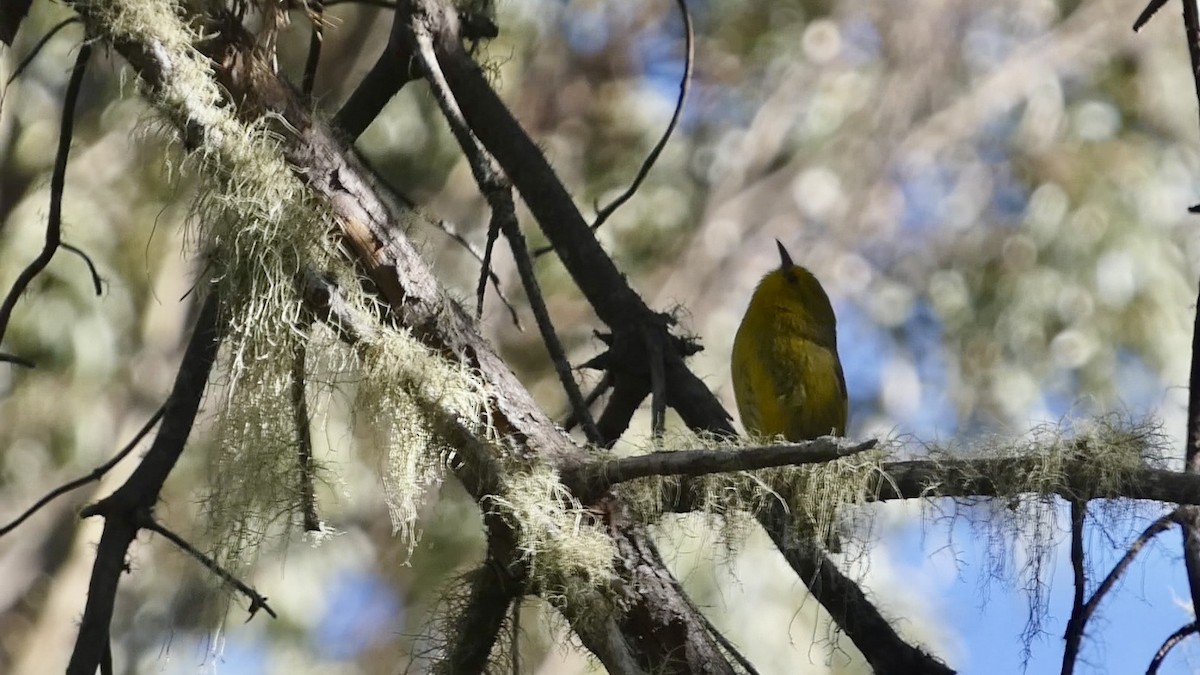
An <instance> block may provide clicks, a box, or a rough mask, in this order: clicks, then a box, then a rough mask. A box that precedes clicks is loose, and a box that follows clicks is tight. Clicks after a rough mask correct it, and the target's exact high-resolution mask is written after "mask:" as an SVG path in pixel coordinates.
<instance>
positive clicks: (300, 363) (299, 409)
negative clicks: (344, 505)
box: [292, 340, 321, 532]
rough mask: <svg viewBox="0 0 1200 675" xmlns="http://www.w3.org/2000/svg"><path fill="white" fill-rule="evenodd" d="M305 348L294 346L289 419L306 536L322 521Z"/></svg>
mask: <svg viewBox="0 0 1200 675" xmlns="http://www.w3.org/2000/svg"><path fill="white" fill-rule="evenodd" d="M307 358H308V347H307V345H306V343H305V341H304V340H301V341H300V343H299V344H298V345H297V346H296V353H295V355H294V356H293V357H292V419H293V423H294V424H295V426H296V440H297V452H298V453H299V460H300V461H299V463H300V490H301V495H300V501H301V509H300V510H301V512H302V513H303V518H304V530H305V531H306V532H319V531H320V530H321V518H320V516H318V515H317V497H316V487H315V485H314V482H313V449H312V429H311V427H310V425H311V423H312V422H311V417H310V416H309V414H308V395H307V394H306V384H307V374H306V363H305V362H306V361H307Z"/></svg>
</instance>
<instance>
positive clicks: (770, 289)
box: [732, 265, 848, 441]
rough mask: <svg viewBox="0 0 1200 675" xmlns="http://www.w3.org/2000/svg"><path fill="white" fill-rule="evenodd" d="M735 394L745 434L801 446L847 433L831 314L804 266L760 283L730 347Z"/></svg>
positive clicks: (790, 269) (843, 398)
mask: <svg viewBox="0 0 1200 675" xmlns="http://www.w3.org/2000/svg"><path fill="white" fill-rule="evenodd" d="M732 375H733V391H734V396H735V398H736V399H737V407H738V412H739V413H740V414H741V416H742V425H743V426H744V427H745V428H746V430H747V431H748V432H750V433H751V434H756V435H760V436H776V435H782V436H784V437H785V438H787V439H788V440H790V441H801V440H808V439H812V438H816V437H817V436H824V435H827V434H834V435H838V436H841V435H844V434H845V433H846V418H847V411H848V406H847V400H846V384H845V378H844V377H843V375H842V366H841V362H840V361H839V360H838V354H837V338H836V328H835V324H834V317H833V309H832V307H831V306H830V304H829V299H828V297H827V296H826V295H825V291H824V290H823V289H822V288H821V287H820V284H819V282H817V280H816V278H815V277H813V276H812V274H810V273H809V272H808V270H805V269H804V268H802V267H800V266H797V265H793V266H790V267H788V266H785V268H783V269H781V270H776V271H775V272H772V273H770V274H768V275H767V276H766V277H764V278H763V281H762V282H761V283H760V284H759V286H758V288H757V289H756V290H755V292H754V296H753V297H752V298H751V300H750V306H749V307H748V308H747V310H746V316H745V317H744V318H743V319H742V323H741V325H740V326H739V327H738V332H737V335H736V336H735V337H734V341H733V356H732Z"/></svg>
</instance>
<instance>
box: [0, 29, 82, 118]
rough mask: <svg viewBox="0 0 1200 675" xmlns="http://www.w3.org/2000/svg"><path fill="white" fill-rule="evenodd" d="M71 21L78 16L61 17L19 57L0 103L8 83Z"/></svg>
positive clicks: (2, 98)
mask: <svg viewBox="0 0 1200 675" xmlns="http://www.w3.org/2000/svg"><path fill="white" fill-rule="evenodd" d="M73 23H79V17H77V16H73V17H71V18H69V19H63V20H62V21H59V22H58V23H56V24H54V27H53V28H51V29H50V30H48V31H46V34H45V35H43V36H42V37H40V38H38V41H37V43H36V44H34V45H33V47H32V48H31V49H30V50H29V53H28V54H26V55H25V57H24V58H22V59H21V61H20V62H19V63H18V64H17V66H16V67H15V68H13V72H12V75H9V76H8V80H6V81H5V82H4V87H5V90H4V92H3V93H0V103H3V101H4V94H5V93H7V92H8V85H10V84H12V83H13V82H15V81H16V79H17V78H18V77H20V76H21V74H22V73H24V72H25V69H26V68H28V67H29V64H31V63H33V60H34V59H35V58H37V55H38V54H40V53H42V48H43V47H45V46H46V43H47V42H50V40H51V39H53V38H54V36H55V35H58V31H60V30H62V29H64V28H66V27H67V26H70V25H71V24H73Z"/></svg>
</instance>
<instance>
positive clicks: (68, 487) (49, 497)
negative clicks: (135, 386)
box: [0, 406, 164, 537]
mask: <svg viewBox="0 0 1200 675" xmlns="http://www.w3.org/2000/svg"><path fill="white" fill-rule="evenodd" d="M163 409H164V406H160V407H159V409H158V410H157V411H155V413H154V414H153V415H151V416H150V419H149V420H147V421H146V423H145V424H143V425H142V428H141V429H139V430H138V432H137V433H136V434H134V435H133V438H132V439H130V441H129V442H128V443H126V444H125V447H123V448H121V449H120V451H118V452H117V454H115V455H113V457H112V459H110V460H108V461H107V462H105V463H103V464H101V465H100V466H98V467H96V468H95V469H92V471H91V472H90V473H88V474H87V475H86V476H80V477H79V478H76V479H75V480H73V481H70V482H68V483H63V484H62V485H60V486H58V487H56V488H54V489H53V490H51V491H50V492H48V493H46V495H45V496H43V497H42V498H41V499H39V500H37V502H36V503H34V505H33V506H30V507H29V508H28V509H26V510H25V512H24V513H22V514H21V515H19V516H17V517H16V518H14V519H13V520H12V521H11V522H9V523H8V524H7V525H5V526H4V527H0V537H3V536H4V535H6V534H8V533H9V532H11V531H13V530H14V529H16V528H17V527H18V526H20V524H21V523H23V522H25V521H26V520H27V519H28V518H29V517H30V516H32V515H33V514H35V513H37V512H38V511H39V510H40V509H41V508H42V507H44V506H45V505H47V504H49V503H50V502H52V501H54V500H55V499H58V498H59V497H61V496H62V495H65V494H67V493H68V492H71V491H72V490H76V489H78V488H81V487H83V486H84V485H87V484H88V483H92V482H95V481H98V480H100V479H101V478H103V477H104V474H106V473H108V472H109V471H110V470H112V468H113V467H114V466H116V465H117V463H118V462H120V461H121V460H122V459H125V458H126V457H127V456H128V455H129V453H131V452H133V449H134V448H136V447H137V445H138V443H140V442H141V441H142V439H143V438H145V437H146V434H148V433H150V430H151V429H153V428H154V425H155V424H158V421H159V420H160V419H162V416H163Z"/></svg>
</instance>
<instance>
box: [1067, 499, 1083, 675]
mask: <svg viewBox="0 0 1200 675" xmlns="http://www.w3.org/2000/svg"><path fill="white" fill-rule="evenodd" d="M1086 516H1087V504H1086V503H1085V502H1081V501H1079V500H1072V501H1071V571H1072V573H1073V575H1074V579H1075V595H1074V598H1073V599H1072V601H1071V618H1070V619H1068V620H1067V630H1066V634H1065V636H1064V639H1065V640H1066V643H1067V645H1066V648H1065V649H1063V663H1062V675H1071V673H1073V672H1075V661H1076V659H1077V658H1078V657H1079V645H1080V644H1081V643H1082V642H1083V627H1084V624H1085V619H1084V614H1083V613H1084V608H1085V605H1084V602H1083V596H1084V593H1085V591H1086V589H1085V586H1086V584H1087V574H1086V572H1085V570H1084V564H1083V556H1084V552H1083V525H1084V519H1085V518H1086Z"/></svg>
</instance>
